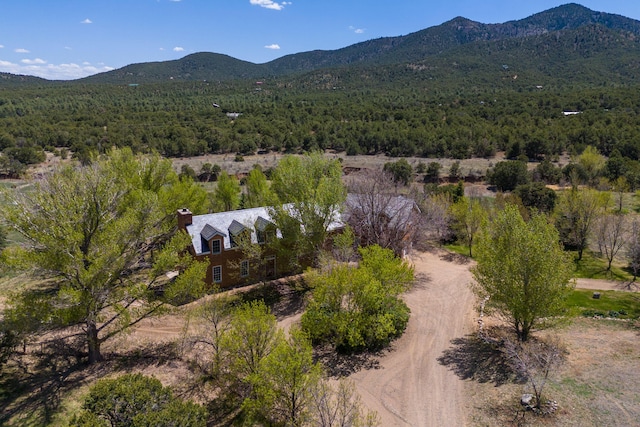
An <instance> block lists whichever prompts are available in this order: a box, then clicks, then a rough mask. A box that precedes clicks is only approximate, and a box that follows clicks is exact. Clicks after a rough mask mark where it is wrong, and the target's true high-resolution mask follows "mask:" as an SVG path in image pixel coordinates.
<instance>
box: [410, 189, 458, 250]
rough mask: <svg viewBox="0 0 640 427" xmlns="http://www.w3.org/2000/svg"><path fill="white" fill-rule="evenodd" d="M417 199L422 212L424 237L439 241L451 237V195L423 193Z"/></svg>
mask: <svg viewBox="0 0 640 427" xmlns="http://www.w3.org/2000/svg"><path fill="white" fill-rule="evenodd" d="M415 199H416V201H417V203H418V206H420V212H421V214H422V221H421V224H420V225H421V226H422V232H423V237H425V238H427V239H429V240H436V241H439V242H442V241H446V240H447V239H449V238H450V237H451V234H452V229H451V223H452V221H453V219H452V216H451V203H452V202H451V197H450V196H449V195H448V194H430V195H425V194H421V195H419V197H418V195H416V196H415Z"/></svg>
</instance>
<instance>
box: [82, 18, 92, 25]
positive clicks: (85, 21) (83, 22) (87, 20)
mask: <svg viewBox="0 0 640 427" xmlns="http://www.w3.org/2000/svg"><path fill="white" fill-rule="evenodd" d="M80 23H81V24H93V21H92V20H91V19H89V18H87V19H85V20H84V21H80Z"/></svg>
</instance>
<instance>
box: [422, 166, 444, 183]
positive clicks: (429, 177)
mask: <svg viewBox="0 0 640 427" xmlns="http://www.w3.org/2000/svg"><path fill="white" fill-rule="evenodd" d="M441 169H442V165H441V164H440V163H438V162H429V165H428V166H427V171H426V173H425V175H424V182H439V181H440V170H441Z"/></svg>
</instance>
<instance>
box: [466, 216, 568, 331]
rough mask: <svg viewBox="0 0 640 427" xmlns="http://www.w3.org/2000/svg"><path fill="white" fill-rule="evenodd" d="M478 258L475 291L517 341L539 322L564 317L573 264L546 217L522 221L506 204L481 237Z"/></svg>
mask: <svg viewBox="0 0 640 427" xmlns="http://www.w3.org/2000/svg"><path fill="white" fill-rule="evenodd" d="M476 260H477V265H476V266H475V267H474V268H473V269H472V273H473V277H474V279H475V281H476V285H475V291H476V293H477V294H478V295H479V296H480V297H483V298H485V297H488V301H487V305H486V307H487V308H492V309H494V310H495V311H496V312H497V313H499V314H501V315H503V316H504V317H505V318H506V319H508V321H509V322H510V323H511V325H512V326H513V328H514V330H515V332H516V334H517V336H518V338H519V339H520V341H526V340H527V339H528V338H529V334H530V332H531V330H532V329H533V328H535V327H538V326H541V324H542V320H543V319H551V318H553V317H554V316H557V315H558V314H560V313H562V311H563V308H564V304H563V303H564V300H565V298H566V297H567V295H568V293H569V292H570V291H571V289H572V282H571V276H572V274H573V264H572V263H571V260H570V259H569V256H568V254H567V253H566V252H564V251H563V249H562V246H561V244H560V242H559V238H558V232H557V230H556V229H555V228H554V227H553V225H552V224H549V222H548V221H547V218H546V217H545V216H544V215H542V214H534V215H533V217H532V218H531V219H530V220H529V222H525V221H524V220H523V219H522V216H521V215H520V212H519V210H518V208H517V207H515V206H512V205H507V206H506V207H505V209H504V210H503V211H502V212H500V213H499V214H498V216H497V218H496V219H495V220H494V221H493V222H491V223H490V224H489V226H488V227H486V228H485V229H484V230H483V232H482V233H481V234H480V236H479V239H478V245H477V249H476Z"/></svg>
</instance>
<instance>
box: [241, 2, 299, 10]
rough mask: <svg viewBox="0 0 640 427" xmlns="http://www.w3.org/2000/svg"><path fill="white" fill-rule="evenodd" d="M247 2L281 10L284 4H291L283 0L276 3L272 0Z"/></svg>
mask: <svg viewBox="0 0 640 427" xmlns="http://www.w3.org/2000/svg"><path fill="white" fill-rule="evenodd" d="M249 3H251V4H252V5H253V6H260V7H264V8H265V9H272V10H282V9H284V7H285V6H288V5H290V4H291V2H287V1H283V2H282V3H277V2H275V1H273V0H249Z"/></svg>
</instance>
